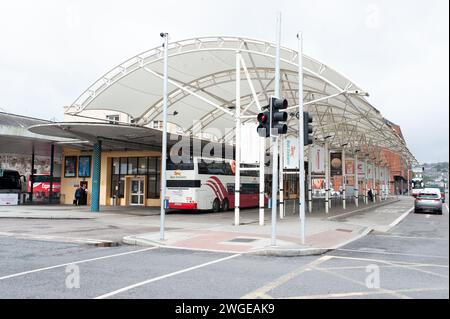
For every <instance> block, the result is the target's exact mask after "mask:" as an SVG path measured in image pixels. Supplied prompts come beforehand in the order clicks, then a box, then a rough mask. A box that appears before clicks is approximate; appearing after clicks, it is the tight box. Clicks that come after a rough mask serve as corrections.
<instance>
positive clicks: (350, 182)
mask: <svg viewBox="0 0 450 319" xmlns="http://www.w3.org/2000/svg"><path fill="white" fill-rule="evenodd" d="M346 180H347V183H345V184H346V185H347V186H355V178H354V177H353V176H347V178H346Z"/></svg>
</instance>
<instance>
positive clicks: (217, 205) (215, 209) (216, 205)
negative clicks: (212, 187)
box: [212, 198, 220, 213]
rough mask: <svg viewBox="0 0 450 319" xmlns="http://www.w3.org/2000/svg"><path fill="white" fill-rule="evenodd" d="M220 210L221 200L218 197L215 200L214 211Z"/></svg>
mask: <svg viewBox="0 0 450 319" xmlns="http://www.w3.org/2000/svg"><path fill="white" fill-rule="evenodd" d="M219 210H220V200H219V199H218V198H216V199H215V200H214V202H213V206H212V211H213V212H214V213H217V212H218V211H219Z"/></svg>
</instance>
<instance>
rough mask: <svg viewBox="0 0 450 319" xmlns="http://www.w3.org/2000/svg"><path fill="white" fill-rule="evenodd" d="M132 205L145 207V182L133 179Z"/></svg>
mask: <svg viewBox="0 0 450 319" xmlns="http://www.w3.org/2000/svg"><path fill="white" fill-rule="evenodd" d="M130 205H144V180H143V179H132V180H131V191H130Z"/></svg>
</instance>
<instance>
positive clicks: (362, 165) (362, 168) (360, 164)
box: [358, 161, 366, 178]
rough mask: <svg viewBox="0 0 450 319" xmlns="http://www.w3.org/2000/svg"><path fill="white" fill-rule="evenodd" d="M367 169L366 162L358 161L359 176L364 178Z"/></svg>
mask: <svg viewBox="0 0 450 319" xmlns="http://www.w3.org/2000/svg"><path fill="white" fill-rule="evenodd" d="M365 170H366V163H364V162H361V161H359V162H358V177H359V178H364V176H365V173H364V172H365Z"/></svg>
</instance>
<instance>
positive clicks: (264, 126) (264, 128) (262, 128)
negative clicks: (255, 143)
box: [256, 111, 270, 137]
mask: <svg viewBox="0 0 450 319" xmlns="http://www.w3.org/2000/svg"><path fill="white" fill-rule="evenodd" d="M256 119H257V120H258V123H259V125H258V127H257V128H256V130H257V132H258V134H259V136H261V137H269V136H270V125H269V122H270V121H269V119H270V112H269V111H265V112H262V113H259V114H258V116H257V118H256Z"/></svg>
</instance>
